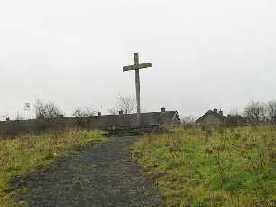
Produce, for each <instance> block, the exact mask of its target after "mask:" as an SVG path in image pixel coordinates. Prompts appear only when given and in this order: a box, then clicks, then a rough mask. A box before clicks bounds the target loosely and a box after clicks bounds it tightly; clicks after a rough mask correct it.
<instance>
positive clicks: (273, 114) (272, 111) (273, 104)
mask: <svg viewBox="0 0 276 207" xmlns="http://www.w3.org/2000/svg"><path fill="white" fill-rule="evenodd" d="M267 115H268V119H269V120H270V121H271V122H272V123H276V101H269V102H268V104H267Z"/></svg>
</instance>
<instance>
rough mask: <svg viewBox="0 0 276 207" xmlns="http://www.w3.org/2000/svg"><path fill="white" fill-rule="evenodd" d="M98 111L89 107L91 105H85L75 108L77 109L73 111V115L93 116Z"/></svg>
mask: <svg viewBox="0 0 276 207" xmlns="http://www.w3.org/2000/svg"><path fill="white" fill-rule="evenodd" d="M95 114H96V111H95V110H93V109H91V108H89V107H85V108H80V107H79V108H77V109H75V111H74V112H73V116H74V117H93V116H95Z"/></svg>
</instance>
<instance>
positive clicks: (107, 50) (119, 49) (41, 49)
mask: <svg viewBox="0 0 276 207" xmlns="http://www.w3.org/2000/svg"><path fill="white" fill-rule="evenodd" d="M133 52H139V53H140V56H141V58H140V59H141V61H143V62H152V63H153V67H152V68H149V69H146V70H143V71H141V75H140V76H141V81H142V83H141V84H142V85H141V93H142V94H141V97H142V108H143V109H144V110H145V111H159V108H160V107H161V106H165V107H167V108H168V109H171V110H178V111H179V113H180V114H181V115H182V116H187V115H195V116H198V115H200V114H202V113H204V112H205V111H206V110H208V109H209V108H214V107H217V108H223V109H224V110H225V111H226V112H228V111H231V110H237V109H241V108H242V107H244V106H245V105H246V104H247V103H248V102H249V101H250V100H260V101H268V100H271V99H275V98H276V1H275V0H231V1H230V0H208V1H207V0H131V1H130V0H92V1H91V0H74V1H73V0H47V1H42V0H24V1H22V0H1V1H0V94H1V98H0V99H1V102H0V116H1V115H4V114H9V115H10V116H14V115H15V114H16V113H17V112H18V113H22V112H23V105H24V103H25V102H34V100H35V99H36V98H40V99H42V100H45V101H52V102H55V103H56V104H57V105H59V106H60V107H61V108H62V109H63V110H64V111H65V112H66V114H67V115H70V114H71V112H72V111H73V109H74V108H76V107H77V106H91V107H94V108H95V109H98V110H101V111H106V110H107V109H108V108H111V107H112V106H113V105H114V101H115V97H116V96H117V95H118V94H121V95H123V96H127V95H133V96H134V95H135V88H134V72H127V73H123V71H122V67H123V66H124V65H128V64H132V63H133V55H132V53H133Z"/></svg>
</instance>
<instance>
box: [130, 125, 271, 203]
mask: <svg viewBox="0 0 276 207" xmlns="http://www.w3.org/2000/svg"><path fill="white" fill-rule="evenodd" d="M275 141H276V127H271V126H261V127H238V128H231V129H227V128H219V129H207V128H206V129H200V128H189V129H184V128H177V129H174V130H173V132H171V133H166V134H159V135H146V136H145V137H143V138H142V139H141V140H140V141H138V142H137V143H136V144H135V145H134V149H133V155H134V157H135V159H137V161H138V162H139V163H140V164H141V165H142V166H143V167H144V169H145V174H146V176H149V177H150V178H151V179H153V181H154V184H155V185H156V187H157V188H159V189H160V192H161V194H162V198H163V200H164V201H165V203H166V206H169V207H175V206H183V207H184V206H212V207H213V206H229V207H230V206H231V207H233V206H245V207H249V206H266V207H268V206H276V205H275V204H276V189H275V187H276V180H275V175H276V174H275V173H276V166H275V161H276V160H275V159H276V154H275V150H276V144H275V143H276V142H275Z"/></svg>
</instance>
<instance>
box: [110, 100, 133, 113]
mask: <svg viewBox="0 0 276 207" xmlns="http://www.w3.org/2000/svg"><path fill="white" fill-rule="evenodd" d="M135 107H136V101H135V99H134V98H133V97H132V96H121V95H119V96H118V97H117V98H116V104H115V107H113V108H111V109H109V110H108V111H109V113H110V114H113V115H115V114H117V113H118V112H119V111H123V112H124V113H125V114H130V113H133V112H134V111H135Z"/></svg>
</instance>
